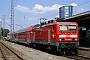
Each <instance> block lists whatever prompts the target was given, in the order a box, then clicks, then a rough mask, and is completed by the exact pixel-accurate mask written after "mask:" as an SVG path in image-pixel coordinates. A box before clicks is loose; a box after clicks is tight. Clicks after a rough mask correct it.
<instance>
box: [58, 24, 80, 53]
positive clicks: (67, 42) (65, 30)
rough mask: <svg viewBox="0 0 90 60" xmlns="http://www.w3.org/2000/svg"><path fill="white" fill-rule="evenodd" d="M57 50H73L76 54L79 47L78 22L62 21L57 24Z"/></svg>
mask: <svg viewBox="0 0 90 60" xmlns="http://www.w3.org/2000/svg"><path fill="white" fill-rule="evenodd" d="M58 29H59V31H58V33H57V35H58V37H57V38H58V40H57V41H58V50H59V51H61V52H63V53H64V52H74V53H75V54H77V51H78V47H79V34H78V24H77V23H75V22H66V23H65V22H64V23H60V24H59V25H58Z"/></svg>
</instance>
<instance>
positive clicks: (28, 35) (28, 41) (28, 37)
mask: <svg viewBox="0 0 90 60" xmlns="http://www.w3.org/2000/svg"><path fill="white" fill-rule="evenodd" d="M29 43H30V32H28V34H27V44H28V45H29Z"/></svg>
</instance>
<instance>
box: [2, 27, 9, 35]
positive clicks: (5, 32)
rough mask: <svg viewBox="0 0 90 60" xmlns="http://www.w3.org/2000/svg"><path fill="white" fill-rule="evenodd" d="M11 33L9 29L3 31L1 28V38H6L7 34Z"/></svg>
mask: <svg viewBox="0 0 90 60" xmlns="http://www.w3.org/2000/svg"><path fill="white" fill-rule="evenodd" d="M9 32H10V31H9V30H8V29H3V28H1V36H4V37H6V36H7V33H9Z"/></svg>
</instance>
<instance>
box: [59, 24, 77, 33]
mask: <svg viewBox="0 0 90 60" xmlns="http://www.w3.org/2000/svg"><path fill="white" fill-rule="evenodd" d="M59 30H60V31H68V32H75V31H76V25H65V24H62V25H59Z"/></svg>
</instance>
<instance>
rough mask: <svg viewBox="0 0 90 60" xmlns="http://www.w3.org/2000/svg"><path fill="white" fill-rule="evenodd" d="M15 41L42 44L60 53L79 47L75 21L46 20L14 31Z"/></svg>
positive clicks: (75, 49) (75, 51) (72, 50)
mask: <svg viewBox="0 0 90 60" xmlns="http://www.w3.org/2000/svg"><path fill="white" fill-rule="evenodd" d="M15 36H16V40H17V42H22V43H26V44H31V43H32V44H34V45H37V44H38V45H42V46H43V47H45V48H47V49H49V50H56V51H59V52H60V53H63V54H64V53H66V52H74V53H75V54H77V50H78V47H79V32H78V24H77V23H76V22H56V21H53V20H51V21H48V22H44V23H41V24H37V25H34V26H33V27H29V28H26V29H21V30H18V31H17V32H15Z"/></svg>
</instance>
